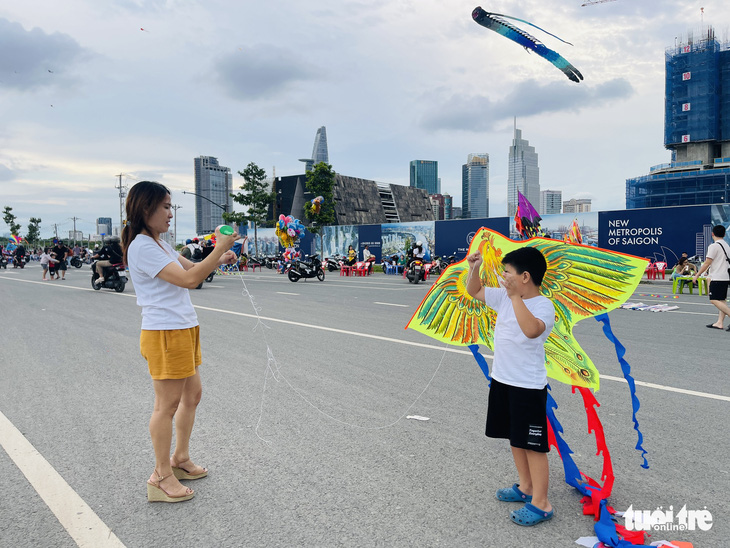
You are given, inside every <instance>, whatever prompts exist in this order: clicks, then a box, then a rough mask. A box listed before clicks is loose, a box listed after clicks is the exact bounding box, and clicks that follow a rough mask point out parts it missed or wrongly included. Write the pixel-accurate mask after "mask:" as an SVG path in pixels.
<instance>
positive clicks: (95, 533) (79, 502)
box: [0, 412, 124, 548]
mask: <svg viewBox="0 0 730 548" xmlns="http://www.w3.org/2000/svg"><path fill="white" fill-rule="evenodd" d="M0 445H1V446H2V447H3V449H5V452H6V453H7V454H8V456H9V457H10V458H11V459H12V460H13V462H14V463H15V465H16V466H17V467H18V468H19V469H20V471H21V472H23V475H25V477H26V478H27V479H28V482H29V483H30V484H31V485H32V486H33V489H35V490H36V492H37V493H38V494H39V495H40V497H41V498H42V499H43V502H45V503H46V504H47V505H48V508H50V510H51V512H53V514H54V515H55V516H56V518H57V519H58V521H59V522H61V525H63V528H64V529H66V531H67V532H68V534H69V535H70V536H71V538H72V539H73V540H74V541H75V542H76V544H78V545H79V546H80V547H81V548H87V547H88V548H97V547H99V548H124V544H122V542H121V541H120V540H119V539H118V538H117V536H116V535H115V534H114V533H113V532H112V530H111V529H110V528H109V527H108V526H107V525H106V524H105V523H104V522H103V521H101V519H100V518H99V516H97V515H96V513H95V512H94V511H93V510H92V509H91V508H90V507H89V505H88V504H86V503H85V502H84V500H83V499H82V498H81V497H80V496H79V495H78V493H76V491H74V490H73V489H72V488H71V486H70V485H69V484H68V483H66V481H65V480H64V479H63V478H62V477H61V475H60V474H59V473H58V472H56V470H55V469H54V468H53V466H51V465H50V464H49V463H48V461H47V460H46V459H44V458H43V456H42V455H41V454H40V453H39V452H38V451H37V450H36V448H35V447H33V445H32V444H31V443H30V442H29V441H28V440H27V439H26V438H25V436H23V434H21V433H20V431H19V430H18V429H17V428H15V426H13V423H11V422H10V421H9V420H8V418H7V417H6V416H5V415H4V414H3V413H2V412H0Z"/></svg>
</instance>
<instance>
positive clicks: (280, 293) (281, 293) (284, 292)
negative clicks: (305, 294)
mask: <svg viewBox="0 0 730 548" xmlns="http://www.w3.org/2000/svg"><path fill="white" fill-rule="evenodd" d="M277 293H278V294H279V295H299V293H287V292H286V291H277Z"/></svg>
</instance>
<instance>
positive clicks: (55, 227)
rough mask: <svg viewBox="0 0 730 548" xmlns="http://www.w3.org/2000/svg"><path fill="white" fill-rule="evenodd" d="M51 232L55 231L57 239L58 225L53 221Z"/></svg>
mask: <svg viewBox="0 0 730 548" xmlns="http://www.w3.org/2000/svg"><path fill="white" fill-rule="evenodd" d="M53 232H55V233H56V239H57V240H58V225H57V224H55V223H54V224H53Z"/></svg>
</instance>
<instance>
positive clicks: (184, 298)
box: [127, 234, 198, 330]
mask: <svg viewBox="0 0 730 548" xmlns="http://www.w3.org/2000/svg"><path fill="white" fill-rule="evenodd" d="M160 246H162V247H160ZM179 256H180V254H179V253H178V252H177V251H175V250H174V249H173V248H172V247H170V245H169V244H168V243H167V242H164V241H162V240H159V245H158V242H156V241H155V240H154V239H153V238H150V237H149V236H146V235H144V234H138V235H137V237H136V238H135V239H134V240H133V241H132V243H131V244H129V248H128V249H127V262H128V263H129V274H130V276H131V277H132V283H133V284H134V291H135V293H136V294H137V304H138V305H139V306H141V307H142V329H145V330H169V329H188V328H190V327H195V326H196V325H198V316H197V314H196V313H195V309H194V308H193V303H192V302H190V294H189V293H188V290H187V289H185V288H183V287H178V286H176V285H173V284H171V283H168V282H166V281H164V280H162V279H160V278H157V274H159V273H160V271H161V270H162V269H163V268H165V267H166V266H167V265H168V264H170V263H175V264H176V265H177V266H178V267H179V268H180V269H182V268H183V266H182V264H180V262H179V261H178V257H179Z"/></svg>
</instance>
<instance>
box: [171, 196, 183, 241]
mask: <svg viewBox="0 0 730 548" xmlns="http://www.w3.org/2000/svg"><path fill="white" fill-rule="evenodd" d="M171 207H172V209H173V210H174V211H175V229H174V230H175V240H174V241H173V242H172V247H175V246H176V245H177V210H178V209H180V208H181V207H182V206H181V205H177V204H175V205H173V206H171Z"/></svg>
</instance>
